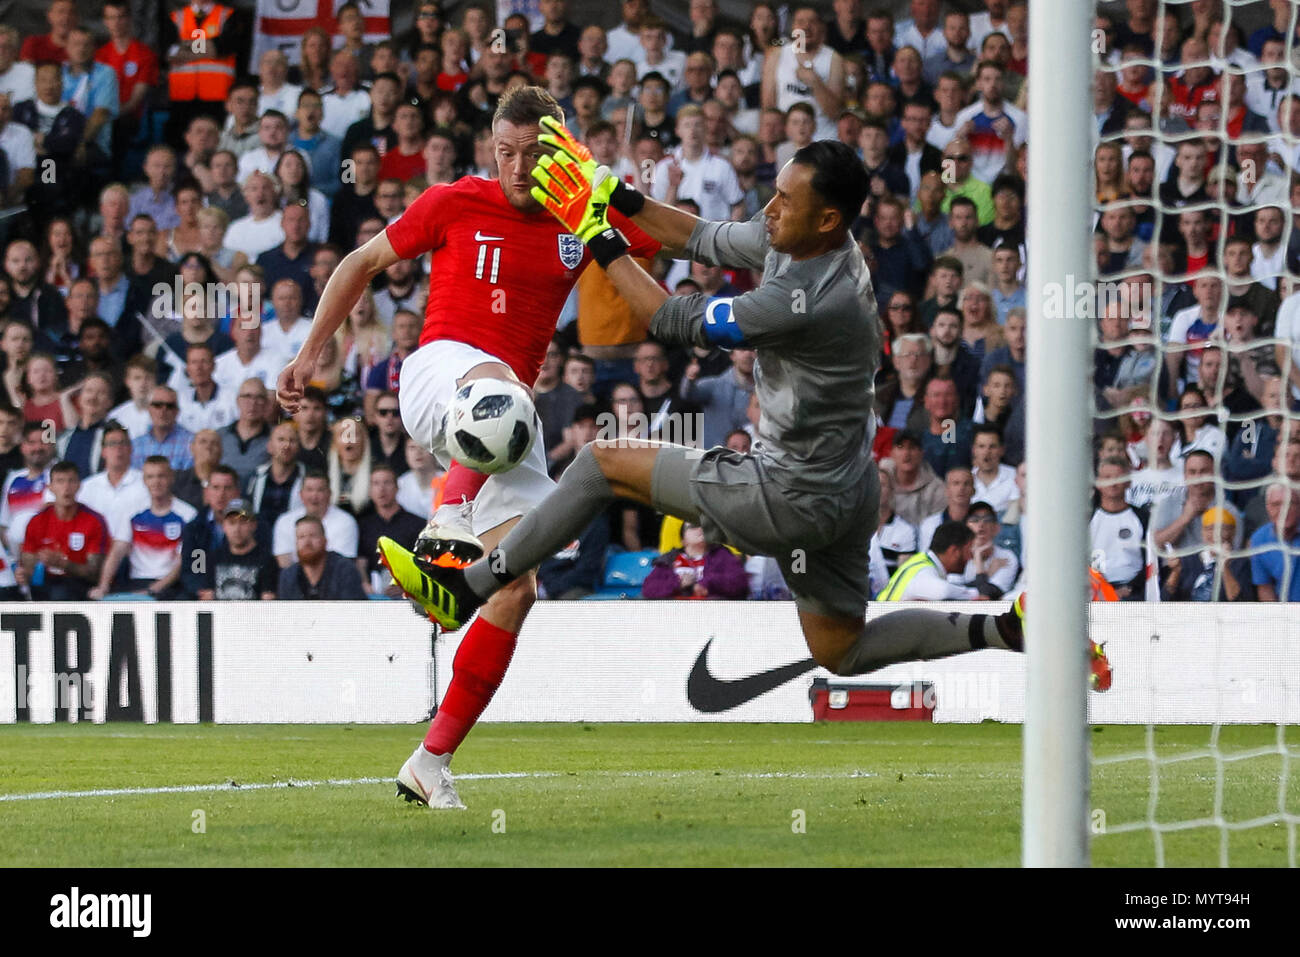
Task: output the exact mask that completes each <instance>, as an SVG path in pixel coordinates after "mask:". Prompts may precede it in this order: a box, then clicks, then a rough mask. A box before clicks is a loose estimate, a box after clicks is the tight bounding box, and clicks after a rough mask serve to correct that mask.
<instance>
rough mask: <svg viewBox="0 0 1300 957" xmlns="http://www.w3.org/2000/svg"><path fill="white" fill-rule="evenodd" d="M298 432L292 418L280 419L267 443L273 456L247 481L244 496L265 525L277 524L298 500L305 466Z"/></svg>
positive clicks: (305, 470)
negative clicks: (288, 420)
mask: <svg viewBox="0 0 1300 957" xmlns="http://www.w3.org/2000/svg"><path fill="white" fill-rule="evenodd" d="M299 448H300V447H299V445H298V432H297V430H296V429H295V428H294V425H293V423H292V422H281V423H280V424H279V425H277V426H276V427H275V428H274V429H272V430H271V438H270V440H269V441H268V442H267V444H266V450H267V453H268V454H269V455H270V458H269V459H268V460H267V461H266V462H264V463H263V464H261V465H259V466H258V467H257V471H256V472H254V473H253V475H252V477H251V478H249V480H248V481H247V483H245V486H244V488H245V498H246V499H247V502H248V507H249V508H251V509H252V510H253V512H254V513H255V514H256V515H257V518H258V521H260V522H261V523H262V524H263V525H264V526H265V527H266V528H268V529H270V528H274V527H275V523H276V521H277V520H278V519H279V517H280V516H281V515H283V514H284V513H285V512H287V511H289V509H290V508H291V507H292V505H293V503H294V502H296V501H298V500H299V491H300V489H301V486H302V478H303V476H304V475H305V474H306V472H307V469H306V466H304V465H303V464H302V462H300V461H298V452H299Z"/></svg>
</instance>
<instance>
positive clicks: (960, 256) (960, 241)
mask: <svg viewBox="0 0 1300 957" xmlns="http://www.w3.org/2000/svg"><path fill="white" fill-rule="evenodd" d="M948 226H949V228H950V229H952V230H953V244H952V246H950V247H948V248H946V250H944V252H943V254H941V255H944V256H952V257H953V259H956V260H958V261H959V263H961V264H962V274H963V276H965V278H966V281H967V282H979V283H982V285H984V286H988V283H989V282H992V281H993V251H992V250H991V248H989V247H988V246H985V244H984V243H982V242H980V241H979V238H978V237H976V235H975V230H976V228H978V226H979V220H978V213H976V208H975V203H974V202H972V200H970V199H967V198H966V196H957V198H956V199H953V202H952V204H950V208H949V211H948Z"/></svg>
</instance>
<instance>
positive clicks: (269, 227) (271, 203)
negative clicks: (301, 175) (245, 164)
mask: <svg viewBox="0 0 1300 957" xmlns="http://www.w3.org/2000/svg"><path fill="white" fill-rule="evenodd" d="M241 186H242V189H243V192H244V201H245V202H246V203H248V215H247V216H241V217H240V218H239V219H237V220H235V221H234V222H233V223H231V224H230V227H229V228H228V229H227V230H226V240H225V244H226V247H227V248H228V249H233V250H235V251H236V252H240V253H243V254H244V255H245V256H247V257H248V258H249V260H250V261H251V260H256V259H257V257H258V256H260V255H261V254H262V253H264V252H266V251H267V250H268V249H274V248H275V247H276V246H279V245H280V244H281V243H283V242H284V229H283V228H282V227H281V226H280V207H279V186H278V184H277V183H276V181H275V178H274V177H273V176H271V175H270V174H269V173H263V172H262V171H261V170H253V171H252V172H251V173H249V174H248V176H247V177H245V178H244V180H243V182H242V184H241Z"/></svg>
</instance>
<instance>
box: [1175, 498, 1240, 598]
mask: <svg viewBox="0 0 1300 957" xmlns="http://www.w3.org/2000/svg"><path fill="white" fill-rule="evenodd" d="M1236 529H1237V519H1236V518H1234V517H1233V515H1232V513H1231V512H1229V511H1226V510H1225V509H1221V508H1211V509H1207V510H1206V512H1205V514H1204V515H1203V516H1201V535H1202V541H1203V542H1204V545H1205V547H1204V548H1202V549H1201V550H1200V551H1199V552H1193V553H1192V554H1190V555H1184V556H1182V557H1181V558H1180V557H1177V556H1175V557H1173V558H1167V559H1164V560H1163V561H1161V563H1160V564H1161V566H1162V568H1163V573H1162V577H1161V591H1160V597H1161V600H1162V601H1254V600H1255V586H1254V583H1253V582H1252V581H1251V567H1250V566H1251V559H1250V558H1248V557H1247V556H1245V555H1241V556H1238V557H1236V558H1233V557H1232V555H1231V552H1232V547H1233V546H1232V541H1233V538H1234V537H1235V536H1236Z"/></svg>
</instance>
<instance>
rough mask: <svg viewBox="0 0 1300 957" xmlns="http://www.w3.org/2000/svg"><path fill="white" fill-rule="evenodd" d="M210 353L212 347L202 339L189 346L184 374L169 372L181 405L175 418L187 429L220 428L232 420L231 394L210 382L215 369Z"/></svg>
mask: <svg viewBox="0 0 1300 957" xmlns="http://www.w3.org/2000/svg"><path fill="white" fill-rule="evenodd" d="M213 356H214V352H213V349H212V347H211V346H210V345H208V344H207V343H205V342H196V343H193V344H191V345H188V346H187V347H186V349H185V368H184V373H183V375H176V374H173V375H172V382H173V383H174V388H175V389H176V398H177V401H178V402H179V404H180V415H179V416H178V418H177V421H178V422H179V423H180V424H181V426H182V427H183V428H185V429H187V430H189V431H190V432H196V433H197V432H201V431H202V430H204V429H213V430H216V429H223V428H225V427H226V426H227V425H229V424H230V423H231V422H233V421H234V419H235V415H236V413H235V400H234V395H233V394H232V393H227V392H225V391H223V390H222V388H221V386H219V385H217V383H216V382H215V381H213V378H212V373H213V370H214V369H215V368H216V362H215V361H214V359H213ZM180 371H181V370H177V372H178V373H179V372H180ZM181 380H183V381H181Z"/></svg>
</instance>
